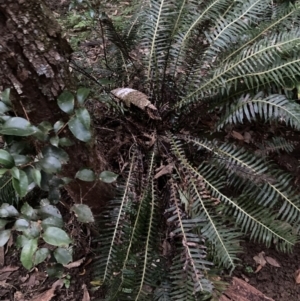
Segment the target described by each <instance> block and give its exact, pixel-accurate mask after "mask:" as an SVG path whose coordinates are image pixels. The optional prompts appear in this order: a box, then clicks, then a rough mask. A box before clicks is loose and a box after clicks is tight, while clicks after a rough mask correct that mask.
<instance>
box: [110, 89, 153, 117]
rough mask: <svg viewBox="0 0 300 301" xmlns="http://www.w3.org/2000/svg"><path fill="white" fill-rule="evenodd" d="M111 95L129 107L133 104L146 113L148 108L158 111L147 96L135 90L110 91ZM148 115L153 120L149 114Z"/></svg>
mask: <svg viewBox="0 0 300 301" xmlns="http://www.w3.org/2000/svg"><path fill="white" fill-rule="evenodd" d="M110 93H111V94H113V95H114V96H115V97H117V98H118V99H120V100H122V101H123V102H124V103H125V104H126V106H127V107H130V105H131V104H132V105H134V106H137V107H138V108H140V109H141V110H143V111H146V109H147V108H148V109H151V110H153V111H157V108H156V107H155V106H154V105H153V104H152V103H151V102H150V101H149V100H148V97H147V95H146V94H144V93H142V92H140V91H137V90H135V89H131V88H117V89H114V90H112V91H110ZM148 115H149V117H150V118H151V115H150V114H149V112H148ZM157 118H158V117H157ZM157 118H154V119H157Z"/></svg>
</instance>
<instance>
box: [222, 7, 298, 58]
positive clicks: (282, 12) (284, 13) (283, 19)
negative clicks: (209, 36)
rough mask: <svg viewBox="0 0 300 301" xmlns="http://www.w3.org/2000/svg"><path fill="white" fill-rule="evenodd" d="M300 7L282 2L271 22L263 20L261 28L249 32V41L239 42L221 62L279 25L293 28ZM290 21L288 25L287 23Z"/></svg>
mask: <svg viewBox="0 0 300 301" xmlns="http://www.w3.org/2000/svg"><path fill="white" fill-rule="evenodd" d="M299 11H300V9H299V8H295V6H294V5H292V4H291V3H281V4H280V5H279V7H278V8H277V9H276V12H277V13H275V15H276V17H275V16H273V18H272V19H273V20H271V22H263V23H261V24H260V26H259V28H255V29H254V30H253V31H250V32H249V39H248V41H247V42H245V41H243V42H241V43H240V44H239V46H238V47H237V48H236V49H235V50H234V51H230V53H228V55H226V56H225V59H224V60H222V62H221V63H220V64H224V63H225V61H229V60H230V59H231V58H232V57H234V56H235V55H237V54H238V53H240V52H241V51H242V50H243V49H245V48H246V47H248V46H249V45H253V44H254V42H256V41H259V40H260V39H261V38H263V37H264V36H265V35H267V34H269V33H270V32H271V30H272V31H275V30H276V29H278V28H279V27H283V26H284V25H285V26H286V28H288V29H290V28H292V26H291V25H292V24H290V23H293V22H294V17H295V16H296V15H297V14H299ZM287 23H288V25H286V24H287Z"/></svg>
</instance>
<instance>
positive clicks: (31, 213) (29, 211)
mask: <svg viewBox="0 0 300 301" xmlns="http://www.w3.org/2000/svg"><path fill="white" fill-rule="evenodd" d="M21 213H22V214H23V215H25V216H26V217H28V218H29V219H30V220H35V219H37V214H36V210H35V209H33V208H32V207H31V206H30V205H29V204H28V203H27V202H26V203H24V204H23V206H22V207H21Z"/></svg>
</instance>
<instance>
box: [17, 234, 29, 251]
mask: <svg viewBox="0 0 300 301" xmlns="http://www.w3.org/2000/svg"><path fill="white" fill-rule="evenodd" d="M27 241H28V237H26V236H24V235H18V237H17V240H16V247H17V249H20V248H23V247H24V246H25V244H26V243H27Z"/></svg>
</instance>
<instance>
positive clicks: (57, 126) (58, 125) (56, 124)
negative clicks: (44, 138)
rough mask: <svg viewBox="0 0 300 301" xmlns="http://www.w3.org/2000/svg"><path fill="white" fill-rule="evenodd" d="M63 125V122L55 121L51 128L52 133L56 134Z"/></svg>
mask: <svg viewBox="0 0 300 301" xmlns="http://www.w3.org/2000/svg"><path fill="white" fill-rule="evenodd" d="M64 125H65V123H64V122H63V121H61V120H59V121H56V122H55V123H54V126H53V129H54V132H55V133H57V132H58V131H59V130H61V129H62V128H63V126H64Z"/></svg>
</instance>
